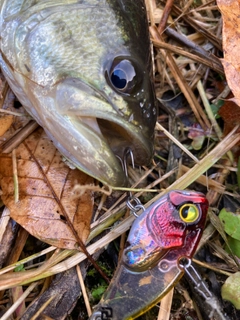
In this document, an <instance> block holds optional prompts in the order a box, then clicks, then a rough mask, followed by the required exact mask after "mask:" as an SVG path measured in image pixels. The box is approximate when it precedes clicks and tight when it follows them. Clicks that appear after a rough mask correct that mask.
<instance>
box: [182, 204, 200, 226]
mask: <svg viewBox="0 0 240 320" xmlns="http://www.w3.org/2000/svg"><path fill="white" fill-rule="evenodd" d="M179 215H180V218H181V219H182V220H183V221H184V222H187V223H192V222H195V221H196V220H197V219H198V218H199V210H198V207H197V206H195V204H192V203H185V204H184V205H182V206H181V207H180V209H179Z"/></svg>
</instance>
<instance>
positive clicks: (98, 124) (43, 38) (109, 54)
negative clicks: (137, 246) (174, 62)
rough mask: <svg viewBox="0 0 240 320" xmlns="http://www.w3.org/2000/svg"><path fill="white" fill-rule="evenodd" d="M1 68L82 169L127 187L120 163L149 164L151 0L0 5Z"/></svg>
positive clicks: (32, 0) (18, 0)
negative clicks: (128, 157)
mask: <svg viewBox="0 0 240 320" xmlns="http://www.w3.org/2000/svg"><path fill="white" fill-rule="evenodd" d="M0 6H1V11H0V12H1V13H0V66H1V70H2V72H3V74H4V76H5V78H6V80H7V81H8V83H9V86H10V87H11V89H12V91H13V92H14V93H15V95H16V96H17V98H18V100H19V101H20V102H21V104H22V105H23V106H24V108H25V109H26V110H27V112H28V113H29V114H30V115H31V116H32V117H33V118H34V119H35V120H36V121H37V122H38V124H39V125H41V126H42V127H43V128H44V130H45V131H46V133H47V135H48V136H49V137H50V139H51V140H52V141H53V143H54V145H55V146H56V148H57V149H58V150H59V151H60V153H61V154H62V155H63V156H64V157H65V158H66V159H67V160H68V161H69V162H70V163H72V164H73V165H74V166H75V167H77V168H79V169H80V170H82V171H84V172H85V173H87V174H88V175H90V176H93V177H94V178H96V179H97V180H99V181H101V182H102V183H104V184H107V185H110V186H113V187H114V186H115V187H116V186H118V187H121V186H126V185H127V183H128V181H127V180H128V179H127V177H126V174H125V173H124V171H123V168H122V165H121V162H120V161H119V158H120V159H122V158H123V157H124V154H125V153H126V150H131V152H132V155H133V158H134V163H135V164H136V165H148V164H149V163H150V161H151V159H152V156H153V150H154V127H155V123H156V120H157V100H156V97H155V92H154V85H153V71H152V56H151V51H150V41H149V32H148V21H147V17H146V9H145V5H144V1H143V0H138V1H133V0H0Z"/></svg>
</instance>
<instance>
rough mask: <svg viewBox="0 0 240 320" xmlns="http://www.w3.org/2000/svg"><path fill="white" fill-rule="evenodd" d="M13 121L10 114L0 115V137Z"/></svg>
mask: <svg viewBox="0 0 240 320" xmlns="http://www.w3.org/2000/svg"><path fill="white" fill-rule="evenodd" d="M12 122H13V116H12V115H8V114H7V115H2V116H0V137H1V136H3V135H4V133H5V132H6V131H7V130H8V129H9V128H10V127H11V125H12Z"/></svg>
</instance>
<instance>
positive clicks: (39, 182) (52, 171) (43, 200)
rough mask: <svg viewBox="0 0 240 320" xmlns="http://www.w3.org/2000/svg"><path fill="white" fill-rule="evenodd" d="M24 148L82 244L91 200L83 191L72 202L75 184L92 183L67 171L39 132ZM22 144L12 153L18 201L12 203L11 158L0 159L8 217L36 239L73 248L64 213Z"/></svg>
mask: <svg viewBox="0 0 240 320" xmlns="http://www.w3.org/2000/svg"><path fill="white" fill-rule="evenodd" d="M25 144H26V145H27V146H28V148H29V149H30V150H31V151H32V153H33V155H34V156H35V158H36V159H37V160H38V162H39V164H40V166H41V167H42V169H43V171H44V173H45V175H46V177H47V179H48V181H49V182H50V184H51V185H52V188H53V189H54V191H55V193H56V195H57V197H58V198H59V199H60V201H61V203H62V205H63V207H64V208H65V211H66V212H67V214H68V216H69V218H70V220H71V221H72V224H73V226H74V229H75V230H76V232H77V233H78V235H79V236H80V238H81V239H82V241H83V242H84V241H86V239H87V237H88V234H89V229H90V221H91V216H92V209H93V197H92V193H91V192H90V191H86V192H85V193H84V194H83V195H82V196H81V197H80V198H77V199H76V198H75V199H74V198H73V193H72V189H73V187H74V186H75V185H76V184H80V185H83V184H92V183H93V179H92V178H91V177H89V176H87V175H86V174H84V173H82V172H81V171H79V170H77V169H75V170H72V169H70V168H69V167H68V166H67V165H66V164H64V162H63V161H62V156H61V154H60V153H59V152H58V151H57V150H56V149H55V147H54V146H53V144H52V142H51V141H50V140H49V139H48V137H47V136H46V134H45V133H44V131H43V130H42V129H39V130H37V131H35V132H34V133H33V134H32V135H31V136H29V138H28V139H26V140H25ZM26 145H24V144H23V143H22V144H21V145H20V146H19V147H18V148H17V149H16V155H17V170H18V181H19V201H18V202H17V203H15V202H14V182H13V167H12V157H11V155H9V154H1V155H0V175H1V176H2V179H1V188H2V191H3V195H2V200H3V202H4V204H5V205H6V206H7V207H8V208H9V210H10V216H11V217H12V218H13V219H14V220H15V221H17V222H18V223H19V224H20V225H21V226H22V227H23V228H25V229H26V230H27V231H28V232H29V233H31V234H32V235H33V236H35V237H36V238H38V239H40V240H42V241H44V242H47V243H49V244H51V245H54V246H56V247H60V248H69V249H73V248H76V247H75V244H76V240H75V238H74V236H73V234H72V232H71V230H70V228H69V227H68V225H67V223H66V219H65V217H64V213H63V212H62V211H61V209H60V207H59V204H58V203H57V201H56V199H55V198H54V196H53V194H52V192H51V190H50V188H49V187H48V185H47V183H46V181H45V180H44V177H43V174H42V173H41V170H40V169H39V167H38V166H37V164H36V162H35V160H34V159H33V158H32V157H31V153H30V152H29V150H28V149H27V148H26Z"/></svg>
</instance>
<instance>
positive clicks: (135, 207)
mask: <svg viewBox="0 0 240 320" xmlns="http://www.w3.org/2000/svg"><path fill="white" fill-rule="evenodd" d="M129 156H130V158H131V164H132V167H133V169H135V164H134V156H133V152H132V150H131V149H130V148H127V149H125V151H124V153H123V159H122V158H120V157H119V156H117V157H118V159H119V160H120V162H121V165H122V168H123V171H124V173H125V175H126V177H127V179H128V178H129V175H128V168H127V160H128V157H129ZM126 203H127V206H128V208H129V209H130V211H131V212H132V213H133V215H134V216H135V217H136V218H137V217H138V216H139V215H138V214H137V212H138V211H139V210H141V209H142V210H143V211H144V210H145V207H144V206H143V204H142V203H141V201H140V200H139V199H138V198H137V197H134V196H133V195H132V192H131V191H128V199H127V201H126Z"/></svg>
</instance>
